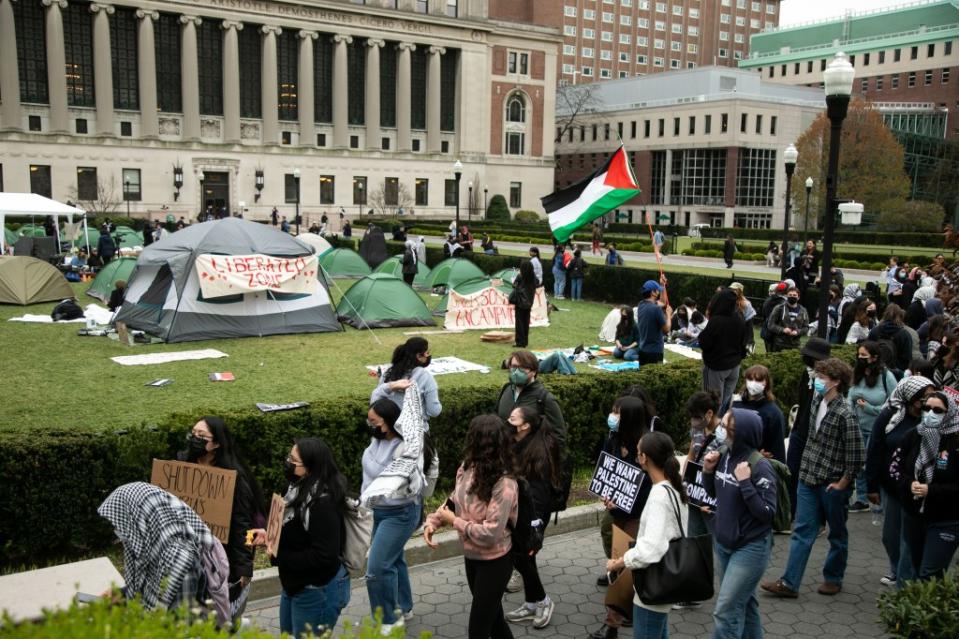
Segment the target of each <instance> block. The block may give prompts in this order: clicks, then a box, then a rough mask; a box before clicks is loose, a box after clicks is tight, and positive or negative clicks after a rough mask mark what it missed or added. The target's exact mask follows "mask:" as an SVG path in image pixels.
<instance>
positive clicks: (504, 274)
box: [490, 266, 519, 284]
mask: <svg viewBox="0 0 959 639" xmlns="http://www.w3.org/2000/svg"><path fill="white" fill-rule="evenodd" d="M517 275H519V269H518V268H516V267H515V266H511V267H509V268H504V269H500V270H498V271H496V272H495V273H493V274H492V275H490V277H491V278H492V279H494V280H503V281H504V282H506V283H507V284H512V283H513V280H515V279H516V276H517Z"/></svg>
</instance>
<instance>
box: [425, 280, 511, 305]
mask: <svg viewBox="0 0 959 639" xmlns="http://www.w3.org/2000/svg"><path fill="white" fill-rule="evenodd" d="M491 286H493V280H492V278H489V277H486V276H485V275H484V276H483V277H477V278H474V279H471V280H466V281H465V282H460V283H459V284H457V285H456V286H455V287H453V289H452V290H455V291H456V292H457V293H459V294H460V295H472V294H473V293H478V292H479V291H482V290H483V289H486V288H490V287H491ZM496 288H497V289H498V290H500V291H503V292H504V293H506V294H507V295H509V294H510V293H512V292H513V285H512V284H510V283H509V282H506V281H504V282H503V283H502V284H500V285H499V286H497V287H496ZM449 299H450V295H449V291H447V293H446V295H444V296H443V297H441V298H440V301H439V303H438V304H437V305H436V306H434V307H433V315H446V306H447V304H449Z"/></svg>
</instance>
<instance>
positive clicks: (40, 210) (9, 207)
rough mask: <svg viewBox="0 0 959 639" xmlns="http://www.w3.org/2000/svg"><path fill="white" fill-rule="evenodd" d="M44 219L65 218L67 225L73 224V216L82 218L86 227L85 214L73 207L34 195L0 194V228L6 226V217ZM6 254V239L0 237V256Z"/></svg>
mask: <svg viewBox="0 0 959 639" xmlns="http://www.w3.org/2000/svg"><path fill="white" fill-rule="evenodd" d="M14 215H15V216H20V217H34V218H37V217H39V218H44V217H46V216H48V215H52V216H53V217H55V218H58V217H65V218H67V223H68V224H73V216H74V215H76V216H78V217H82V218H83V224H84V226H86V223H87V219H86V213H84V211H83V209H78V208H76V207H75V206H67V205H66V204H61V203H60V202H57V201H56V200H51V199H49V198H45V197H43V196H42V195H37V194H36V193H2V192H0V227H2V226H6V218H7V217H8V216H14ZM5 252H6V239H5V238H3V237H0V254H3V253H5Z"/></svg>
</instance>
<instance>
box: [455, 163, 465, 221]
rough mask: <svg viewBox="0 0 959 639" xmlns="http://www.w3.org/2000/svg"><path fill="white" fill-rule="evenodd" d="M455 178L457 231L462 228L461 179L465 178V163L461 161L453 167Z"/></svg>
mask: <svg viewBox="0 0 959 639" xmlns="http://www.w3.org/2000/svg"><path fill="white" fill-rule="evenodd" d="M453 177H455V178H456V198H455V200H456V230H457V231H459V228H460V178H461V177H463V163H462V162H460V161H459V160H457V161H456V164H454V165H453Z"/></svg>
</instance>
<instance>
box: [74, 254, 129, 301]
mask: <svg viewBox="0 0 959 639" xmlns="http://www.w3.org/2000/svg"><path fill="white" fill-rule="evenodd" d="M136 266H137V258H135V257H117V258H114V259H112V260H110V261H109V262H108V263H107V264H106V266H104V267H103V268H101V269H100V272H99V273H97V276H96V277H95V278H94V279H93V282H91V283H90V288H88V289H87V290H86V293H87V295H89V296H90V297H95V298H97V299H98V300H100V301H101V302H103V303H106V302H108V301H110V294H111V293H113V288H114V286H113V285H114V284H115V283H116V281H117V280H123V281H124V282H128V281H129V280H130V276H131V275H132V274H133V271H134V269H135V268H136Z"/></svg>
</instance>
